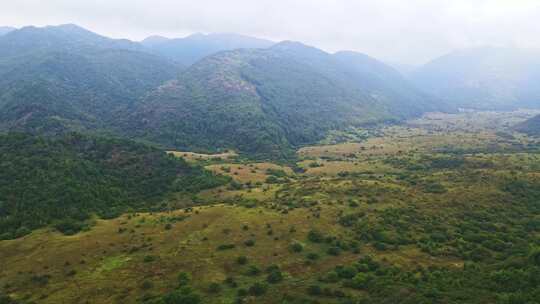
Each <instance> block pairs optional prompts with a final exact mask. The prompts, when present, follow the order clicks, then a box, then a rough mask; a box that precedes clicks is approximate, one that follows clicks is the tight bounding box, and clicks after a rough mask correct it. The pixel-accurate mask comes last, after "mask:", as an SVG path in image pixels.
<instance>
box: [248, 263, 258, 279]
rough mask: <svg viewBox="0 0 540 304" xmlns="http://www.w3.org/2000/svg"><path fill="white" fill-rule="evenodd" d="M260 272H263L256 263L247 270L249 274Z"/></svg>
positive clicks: (254, 274)
mask: <svg viewBox="0 0 540 304" xmlns="http://www.w3.org/2000/svg"><path fill="white" fill-rule="evenodd" d="M260 273H261V270H260V269H259V267H257V266H255V265H251V266H249V268H248V270H247V275H249V276H257V275H259V274H260Z"/></svg>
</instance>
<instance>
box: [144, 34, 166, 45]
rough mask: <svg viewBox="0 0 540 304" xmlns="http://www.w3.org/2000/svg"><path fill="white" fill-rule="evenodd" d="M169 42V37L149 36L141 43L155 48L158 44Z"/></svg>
mask: <svg viewBox="0 0 540 304" xmlns="http://www.w3.org/2000/svg"><path fill="white" fill-rule="evenodd" d="M169 40H170V39H169V38H167V37H163V36H158V35H154V36H149V37H147V38H145V39H144V40H143V41H141V44H142V45H144V46H146V47H154V46H156V45H158V44H161V43H164V42H167V41H169Z"/></svg>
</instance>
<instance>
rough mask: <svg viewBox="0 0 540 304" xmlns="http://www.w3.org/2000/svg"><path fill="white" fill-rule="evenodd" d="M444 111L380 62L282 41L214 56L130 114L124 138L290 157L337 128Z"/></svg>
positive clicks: (185, 147)
mask: <svg viewBox="0 0 540 304" xmlns="http://www.w3.org/2000/svg"><path fill="white" fill-rule="evenodd" d="M434 109H436V107H435V106H433V105H432V103H431V100H430V98H429V97H426V96H425V95H424V94H422V93H420V92H419V91H418V90H416V89H414V88H413V87H412V86H411V85H410V84H409V83H408V82H407V81H406V80H405V79H403V78H402V77H401V76H400V75H399V73H398V72H396V71H395V70H393V69H391V68H389V67H387V66H385V65H384V64H382V63H380V62H378V61H376V60H374V59H372V58H369V57H367V56H365V55H362V54H356V53H338V54H335V55H331V54H328V53H326V52H323V51H321V50H319V49H316V48H313V47H309V46H305V45H303V44H301V43H297V42H282V43H279V44H276V45H274V46H272V47H270V48H268V49H242V50H234V51H228V52H221V53H218V54H215V55H213V56H209V57H206V58H205V59H203V60H201V61H199V62H197V63H196V64H194V65H193V66H191V67H190V68H188V69H187V70H186V71H185V72H183V73H182V74H181V76H180V77H179V78H178V79H177V80H175V81H172V82H169V83H167V84H165V85H163V86H161V87H160V88H158V89H157V90H155V91H154V92H152V93H151V94H149V95H148V96H146V98H145V99H144V100H143V101H142V102H141V103H139V104H137V105H135V106H134V107H133V108H131V109H129V112H128V113H126V116H128V117H129V119H127V120H125V121H124V125H123V130H124V132H127V133H130V134H131V136H133V137H143V138H147V139H149V140H151V141H155V142H159V143H162V144H164V145H166V146H169V147H176V148H179V149H195V150H211V151H214V150H220V149H226V148H235V149H238V150H240V151H242V152H247V153H254V154H270V155H280V154H281V155H282V154H283V153H287V151H289V150H290V148H292V147H294V146H298V145H303V144H307V143H313V142H315V141H318V140H320V139H322V138H323V137H324V136H325V134H326V133H327V132H328V131H329V130H333V129H340V128H346V127H350V126H354V125H365V124H370V123H377V122H382V121H392V120H400V119H404V118H407V117H411V116H413V115H418V114H421V113H423V112H424V111H428V110H434Z"/></svg>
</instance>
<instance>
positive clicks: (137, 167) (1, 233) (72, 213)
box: [0, 134, 226, 240]
mask: <svg viewBox="0 0 540 304" xmlns="http://www.w3.org/2000/svg"><path fill="white" fill-rule="evenodd" d="M225 181H226V179H223V178H219V177H216V176H214V175H212V174H211V173H209V172H207V171H204V170H203V169H201V168H198V167H192V166H191V165H188V164H187V163H186V162H185V161H183V160H182V159H180V158H175V157H173V156H169V155H167V154H166V153H165V152H163V151H160V150H157V149H155V148H151V147H149V146H145V145H141V144H138V143H135V142H131V141H127V140H122V139H114V138H104V137H91V136H86V135H80V134H66V135H64V136H62V137H59V138H55V139H51V138H44V137H40V136H32V135H28V134H6V135H0V240H2V239H10V238H14V237H19V236H22V235H24V234H26V233H28V232H29V231H30V230H32V229H35V228H39V227H42V226H45V225H47V224H51V223H53V224H56V225H57V229H59V230H62V231H63V232H66V233H73V232H76V231H77V230H79V229H81V226H82V225H84V222H85V220H87V219H89V218H90V216H92V215H93V214H94V213H97V214H98V215H100V216H102V217H111V216H114V215H116V214H119V213H120V212H124V211H125V210H127V209H128V208H134V209H146V210H148V209H159V204H157V202H159V201H160V200H162V199H163V198H164V197H165V195H166V194H168V193H170V192H186V193H195V192H197V191H199V190H201V189H206V188H210V187H213V186H217V185H221V184H222V183H224V182H225Z"/></svg>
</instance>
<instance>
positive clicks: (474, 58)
mask: <svg viewBox="0 0 540 304" xmlns="http://www.w3.org/2000/svg"><path fill="white" fill-rule="evenodd" d="M1 33H4V34H3V35H2V34H1ZM0 35H2V36H0V129H1V130H4V131H8V130H10V131H13V130H17V131H29V132H33V133H39V134H58V133H62V132H66V131H73V130H75V131H86V132H105V133H110V134H116V135H121V136H128V137H131V138H134V139H144V140H148V141H150V142H152V143H155V144H158V145H161V146H163V147H166V148H174V149H189V150H204V151H216V150H220V149H228V148H232V149H236V150H239V151H241V152H247V153H255V154H260V153H263V154H270V155H282V154H283V153H287V151H290V150H291V149H292V148H294V147H297V146H301V145H305V144H309V143H314V142H317V141H319V140H321V139H323V138H324V137H325V135H326V134H327V133H328V132H329V131H330V130H334V129H346V128H348V127H352V126H363V125H367V124H373V123H380V122H388V121H400V120H404V119H407V118H411V117H414V116H418V115H421V114H422V113H425V112H430V111H454V110H456V109H457V108H458V107H462V108H475V109H515V108H519V107H531V108H538V107H540V89H538V87H537V86H536V85H535V83H538V80H540V73H539V72H538V71H539V69H538V67H539V66H540V65H539V63H540V56H538V54H537V52H535V51H525V50H513V49H497V48H482V49H473V50H465V51H460V52H454V53H451V54H449V55H447V56H444V57H441V58H438V59H435V60H434V61H432V62H430V63H428V64H427V65H425V66H423V67H420V68H418V69H417V70H415V71H413V72H412V73H411V76H410V80H409V79H408V78H407V77H404V76H402V75H401V74H400V73H399V72H397V71H396V70H395V69H393V68H391V67H389V66H388V65H385V64H384V63H382V62H380V61H378V60H376V59H374V58H371V57H369V56H366V55H364V54H360V53H356V52H338V53H336V54H329V53H326V52H324V51H322V50H319V49H317V48H314V47H309V46H306V45H303V44H301V43H298V42H287V41H286V42H280V43H274V42H272V41H268V40H262V39H257V38H252V37H245V36H241V35H236V34H210V35H203V34H195V35H192V36H189V37H186V38H179V39H168V38H164V37H158V36H152V37H149V38H148V39H145V40H144V41H142V42H141V43H137V42H132V41H129V40H124V39H110V38H107V37H104V36H101V35H98V34H95V33H93V32H91V31H88V30H86V29H83V28H81V27H79V26H76V25H61V26H48V27H43V28H36V27H25V28H21V29H18V30H16V29H12V28H2V29H1V31H0Z"/></svg>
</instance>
